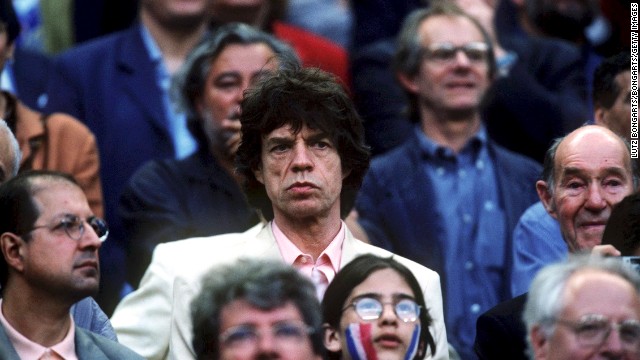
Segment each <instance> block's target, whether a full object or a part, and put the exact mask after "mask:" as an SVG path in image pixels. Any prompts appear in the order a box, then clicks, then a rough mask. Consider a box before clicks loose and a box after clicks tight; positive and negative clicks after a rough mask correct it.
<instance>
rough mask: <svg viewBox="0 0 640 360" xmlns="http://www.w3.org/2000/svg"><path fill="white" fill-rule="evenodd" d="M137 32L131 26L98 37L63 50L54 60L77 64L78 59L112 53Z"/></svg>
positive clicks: (135, 28)
mask: <svg viewBox="0 0 640 360" xmlns="http://www.w3.org/2000/svg"><path fill="white" fill-rule="evenodd" d="M137 32H138V26H132V27H130V28H128V29H124V30H120V31H117V32H114V33H111V34H107V35H103V36H100V37H98V38H95V39H92V40H89V41H86V42H83V43H80V44H78V45H75V46H73V47H71V48H69V49H67V50H65V51H64V52H62V53H61V54H60V55H58V56H57V57H56V60H58V61H63V62H66V61H71V62H77V61H78V60H79V59H82V58H85V57H87V56H92V55H94V54H103V53H109V52H113V49H114V46H116V44H118V43H120V42H122V41H125V40H127V39H129V38H131V37H133V36H136V35H137Z"/></svg>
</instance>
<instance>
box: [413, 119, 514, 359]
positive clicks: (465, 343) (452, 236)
mask: <svg viewBox="0 0 640 360" xmlns="http://www.w3.org/2000/svg"><path fill="white" fill-rule="evenodd" d="M415 131H416V133H417V136H418V138H419V139H420V147H421V150H422V152H423V153H424V156H423V164H422V171H424V173H425V175H426V176H427V177H428V178H429V180H430V181H431V183H432V184H433V189H434V193H435V199H436V203H435V204H430V205H429V206H433V207H435V208H436V209H438V211H439V212H441V213H442V216H441V218H442V219H446V221H445V223H444V224H442V227H443V229H444V231H445V234H444V236H442V237H441V239H443V242H444V243H443V244H441V248H442V249H443V252H444V258H445V268H446V272H447V274H446V284H444V286H446V293H447V299H446V303H445V304H444V305H445V321H446V326H447V334H448V337H449V341H450V342H451V343H452V344H453V345H454V347H456V350H458V352H459V353H460V354H461V355H462V358H463V359H467V358H472V357H473V358H475V356H474V355H473V350H472V346H473V341H474V339H475V329H476V319H477V318H478V316H479V315H480V314H481V313H483V312H485V311H486V310H489V309H490V308H492V307H493V306H494V305H496V304H498V303H499V302H501V301H502V300H505V299H504V298H503V297H504V295H503V294H505V289H507V286H508V284H507V280H506V276H505V268H504V267H505V259H506V255H507V254H506V248H507V247H506V245H507V244H506V242H507V233H506V232H507V231H506V226H507V225H506V217H505V212H504V209H503V206H502V205H501V199H500V191H499V186H498V181H497V178H496V173H495V169H494V164H493V160H492V159H491V156H490V154H489V149H488V146H487V134H486V130H485V129H484V127H481V128H480V130H479V131H478V132H477V133H476V134H475V135H474V136H473V137H472V138H471V139H470V140H469V142H468V143H467V144H466V145H465V146H464V147H463V148H462V150H461V151H460V152H459V153H457V154H456V153H454V152H453V151H452V150H451V149H449V148H446V147H443V146H441V145H438V144H436V143H435V142H433V141H432V140H431V139H429V138H427V137H426V136H425V135H424V133H423V132H422V131H421V130H420V128H419V127H416V130H415Z"/></svg>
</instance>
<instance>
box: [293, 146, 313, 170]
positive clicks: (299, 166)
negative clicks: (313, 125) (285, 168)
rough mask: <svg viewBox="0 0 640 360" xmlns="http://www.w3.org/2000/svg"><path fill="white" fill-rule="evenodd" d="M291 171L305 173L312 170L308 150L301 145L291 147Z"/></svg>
mask: <svg viewBox="0 0 640 360" xmlns="http://www.w3.org/2000/svg"><path fill="white" fill-rule="evenodd" d="M292 161H293V163H292V165H293V166H292V168H293V171H305V170H311V169H312V168H313V161H312V160H311V156H310V154H309V149H308V148H307V147H306V146H304V145H302V144H297V145H295V146H294V147H293V160H292Z"/></svg>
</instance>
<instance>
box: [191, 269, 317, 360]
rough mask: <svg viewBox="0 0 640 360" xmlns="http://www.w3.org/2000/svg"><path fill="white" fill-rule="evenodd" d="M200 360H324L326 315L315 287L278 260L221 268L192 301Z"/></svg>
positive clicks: (208, 277)
mask: <svg viewBox="0 0 640 360" xmlns="http://www.w3.org/2000/svg"><path fill="white" fill-rule="evenodd" d="M191 309H192V312H191V317H192V323H193V328H194V337H193V349H194V351H195V354H196V356H197V358H198V359H220V360H226V359H236V360H240V359H282V360H286V359H291V360H297V359H308V360H320V359H321V358H322V357H321V354H322V353H323V352H324V351H323V345H322V314H321V311H320V304H319V303H318V299H317V298H316V290H315V288H314V286H313V283H312V282H311V281H310V280H309V279H308V278H307V277H305V276H304V275H302V274H301V273H300V272H298V271H297V270H296V269H295V268H293V267H291V266H289V265H287V264H284V263H283V262H281V261H277V260H263V259H262V260H260V259H241V260H239V261H237V262H235V263H233V264H227V265H221V266H216V267H215V268H213V269H211V271H209V272H208V273H207V274H206V275H205V276H204V279H203V285H202V290H201V291H200V293H199V294H198V296H196V298H195V299H194V300H193V302H192V305H191Z"/></svg>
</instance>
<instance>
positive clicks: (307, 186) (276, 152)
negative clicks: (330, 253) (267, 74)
mask: <svg viewBox="0 0 640 360" xmlns="http://www.w3.org/2000/svg"><path fill="white" fill-rule="evenodd" d="M254 175H255V177H256V179H257V180H258V181H259V182H261V183H262V184H264V185H265V188H266V191H267V195H268V197H269V199H271V202H272V204H273V211H274V221H275V223H276V224H277V225H278V227H279V228H280V229H281V230H282V232H283V233H284V234H285V235H286V236H287V238H289V240H291V242H293V244H295V245H296V246H297V247H298V249H300V250H301V251H302V252H303V253H306V254H310V255H311V256H312V257H313V258H314V260H315V259H317V258H318V256H320V254H321V253H322V251H324V249H326V247H327V246H328V245H329V243H331V241H332V240H333V238H334V237H335V236H336V234H337V233H338V231H339V230H340V227H341V220H340V192H341V190H342V180H343V179H344V178H345V177H346V176H347V175H348V172H346V173H345V172H343V170H342V166H341V161H340V156H339V154H338V152H337V149H336V148H335V146H334V144H333V143H332V142H331V141H330V140H329V139H328V138H327V137H326V136H325V135H324V134H322V133H320V132H319V131H317V130H311V129H309V128H308V127H306V126H304V127H303V128H302V129H301V130H300V132H299V133H297V134H294V133H293V132H292V131H291V129H290V127H289V126H283V127H281V128H278V129H275V130H273V131H272V132H271V133H269V134H267V135H266V136H264V137H263V139H262V155H261V166H260V168H259V169H255V170H254Z"/></svg>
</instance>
